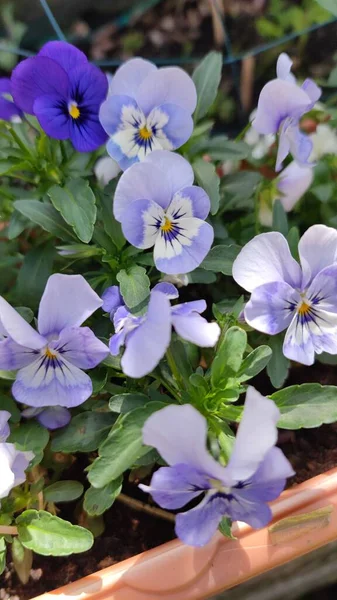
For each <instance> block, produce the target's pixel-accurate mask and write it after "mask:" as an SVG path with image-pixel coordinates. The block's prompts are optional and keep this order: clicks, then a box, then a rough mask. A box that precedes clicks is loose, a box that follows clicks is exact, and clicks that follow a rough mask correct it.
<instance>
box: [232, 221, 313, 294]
mask: <svg viewBox="0 0 337 600" xmlns="http://www.w3.org/2000/svg"><path fill="white" fill-rule="evenodd" d="M233 277H234V279H235V281H236V282H237V283H238V284H239V285H240V286H241V287H243V288H244V289H245V290H247V291H248V292H251V291H253V290H254V289H255V288H257V287H258V286H260V285H263V284H264V283H271V282H274V281H285V282H286V283H288V284H289V285H291V286H293V287H300V285H301V279H302V274H301V269H300V266H299V264H298V263H297V262H296V260H295V259H294V258H293V257H292V256H291V254H290V250H289V246H288V242H287V240H286V239H285V237H284V236H283V235H282V234H281V233H278V232H276V231H272V232H270V233H261V234H260V235H257V236H256V237H255V238H253V239H252V240H251V241H250V242H248V244H246V245H245V246H244V248H243V249H242V250H241V252H240V253H239V255H238V256H237V258H236V259H235V261H234V264H233Z"/></svg>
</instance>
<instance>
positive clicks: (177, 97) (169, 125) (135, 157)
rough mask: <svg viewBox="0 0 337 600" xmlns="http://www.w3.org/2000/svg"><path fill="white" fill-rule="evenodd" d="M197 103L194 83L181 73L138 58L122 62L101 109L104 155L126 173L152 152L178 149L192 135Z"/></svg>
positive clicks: (175, 69)
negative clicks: (104, 139) (107, 139)
mask: <svg viewBox="0 0 337 600" xmlns="http://www.w3.org/2000/svg"><path fill="white" fill-rule="evenodd" d="M196 103H197V92H196V89H195V85H194V83H193V80H192V79H191V77H189V75H187V73H185V72H184V71H183V70H182V69H179V68H177V67H164V68H161V69H157V67H156V66H155V65H154V64H153V63H151V62H149V61H147V60H143V59H142V58H133V59H131V60H129V61H127V62H126V63H125V64H124V65H122V66H121V67H120V68H119V69H118V70H117V72H116V74H115V76H114V77H113V79H112V81H111V84H110V87H109V96H108V98H107V100H106V101H105V102H104V103H103V104H102V106H101V109H100V121H101V123H102V125H103V127H104V129H105V131H106V132H107V133H108V134H109V136H110V140H109V142H108V144H107V151H108V153H109V154H110V156H111V157H112V158H114V159H115V160H116V161H117V162H118V164H119V166H120V167H121V169H123V170H125V169H127V168H128V167H129V166H130V165H132V164H133V163H135V162H138V161H141V160H143V159H144V158H145V156H147V154H149V153H150V152H152V151H153V150H174V149H175V148H179V147H180V146H182V145H183V144H184V143H185V142H186V141H187V140H188V139H189V137H190V136H191V134H192V131H193V120H192V117H191V115H192V113H193V111H194V109H195V107H196Z"/></svg>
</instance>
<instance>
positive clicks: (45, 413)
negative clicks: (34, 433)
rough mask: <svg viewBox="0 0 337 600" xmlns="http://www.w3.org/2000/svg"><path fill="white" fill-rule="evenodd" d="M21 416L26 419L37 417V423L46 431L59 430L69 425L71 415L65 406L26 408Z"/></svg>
mask: <svg viewBox="0 0 337 600" xmlns="http://www.w3.org/2000/svg"><path fill="white" fill-rule="evenodd" d="M21 415H22V416H23V417H25V418H26V419H32V418H33V417H36V419H37V421H38V422H39V423H40V425H42V426H43V427H45V428H46V429H51V430H54V429H59V428H60V427H65V426H66V425H68V423H69V422H70V419H71V413H70V411H69V410H68V409H67V408H64V406H47V407H46V408H31V407H30V408H25V410H23V411H22V413H21Z"/></svg>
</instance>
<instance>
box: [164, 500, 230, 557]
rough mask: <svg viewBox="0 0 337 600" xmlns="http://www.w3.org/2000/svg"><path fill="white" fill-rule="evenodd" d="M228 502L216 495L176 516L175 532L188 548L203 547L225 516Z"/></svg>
mask: <svg viewBox="0 0 337 600" xmlns="http://www.w3.org/2000/svg"><path fill="white" fill-rule="evenodd" d="M227 508H228V502H227V501H226V500H225V499H224V498H222V497H221V496H220V495H218V494H213V495H212V496H206V497H205V498H204V499H203V501H202V502H200V504H198V506H196V507H195V508H192V509H191V510H188V511H187V512H184V513H179V514H178V515H177V516H176V526H175V532H176V534H177V536H178V538H179V539H180V540H181V541H182V542H184V544H188V545H189V546H197V547H198V546H205V545H206V544H208V542H210V541H211V539H212V537H213V535H214V534H215V533H216V530H217V528H218V525H219V523H220V521H221V519H222V517H223V516H225V515H226V514H227V515H228V512H227Z"/></svg>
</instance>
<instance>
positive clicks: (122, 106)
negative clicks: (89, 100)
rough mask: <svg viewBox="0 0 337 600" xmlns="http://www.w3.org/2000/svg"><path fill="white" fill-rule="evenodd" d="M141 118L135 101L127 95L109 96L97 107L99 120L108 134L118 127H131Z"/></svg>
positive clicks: (113, 132)
mask: <svg viewBox="0 0 337 600" xmlns="http://www.w3.org/2000/svg"><path fill="white" fill-rule="evenodd" d="M139 118H141V115H140V113H139V109H138V106H137V102H136V101H135V100H134V99H133V98H131V96H127V95H118V96H109V97H108V98H107V100H105V102H103V104H102V105H101V107H100V109H99V120H100V122H101V124H102V126H103V127H104V129H105V131H106V132H107V133H108V134H109V135H114V134H115V133H116V132H117V131H118V130H119V129H121V128H123V129H128V128H129V129H133V127H134V123H135V121H137V120H138V119H139Z"/></svg>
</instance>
